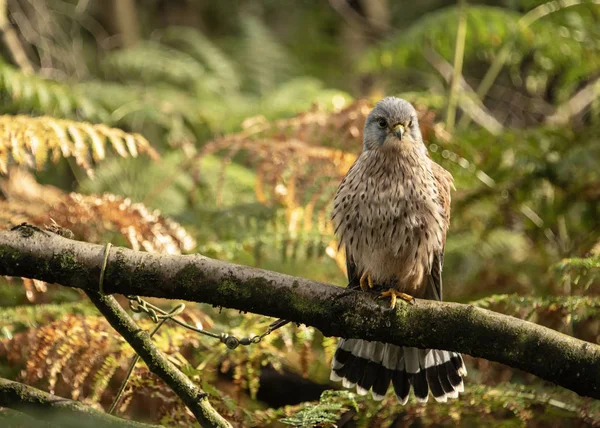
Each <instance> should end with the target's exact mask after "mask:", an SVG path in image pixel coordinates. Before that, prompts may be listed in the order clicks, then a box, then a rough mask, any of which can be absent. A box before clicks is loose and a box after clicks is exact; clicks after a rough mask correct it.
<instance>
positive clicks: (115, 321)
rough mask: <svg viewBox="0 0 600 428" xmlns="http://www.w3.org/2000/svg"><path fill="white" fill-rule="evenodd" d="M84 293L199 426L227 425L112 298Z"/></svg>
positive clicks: (95, 293) (146, 333)
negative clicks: (183, 404)
mask: <svg viewBox="0 0 600 428" xmlns="http://www.w3.org/2000/svg"><path fill="white" fill-rule="evenodd" d="M86 293H87V295H88V297H89V298H90V300H91V301H92V302H93V303H94V305H96V307H97V308H98V310H99V311H100V312H101V313H102V315H104V317H105V318H106V319H107V320H108V322H109V323H110V325H112V326H113V328H114V329H115V330H117V332H119V334H120V335H121V336H123V338H124V339H125V340H126V341H127V343H129V344H130V345H131V347H132V348H133V349H134V350H135V352H136V353H137V354H138V355H139V356H140V357H141V358H142V360H144V362H145V363H146V365H147V366H148V368H149V369H150V371H151V372H152V373H154V374H155V375H157V376H158V377H160V378H161V379H162V380H163V381H164V382H165V383H166V384H167V385H169V387H170V388H171V389H172V390H173V392H175V394H177V395H178V396H179V398H181V400H182V401H183V402H184V403H185V405H186V406H187V407H188V409H190V411H191V412H192V413H193V414H194V416H195V417H196V419H197V420H198V422H200V424H201V425H202V426H203V427H231V425H230V424H229V422H227V421H226V420H225V419H223V417H222V416H221V415H219V414H218V413H217V411H216V410H215V409H214V408H213V407H212V406H211V405H210V403H209V402H208V395H207V394H206V393H205V392H204V391H202V390H201V389H200V388H199V387H198V386H197V385H196V384H195V383H193V382H192V381H191V380H190V379H189V378H188V377H187V376H186V375H184V374H183V373H182V372H181V371H180V370H179V369H178V368H177V367H176V366H175V365H174V364H173V363H172V362H171V361H169V359H168V358H167V357H166V356H165V355H164V354H163V353H162V352H160V351H159V350H158V348H157V347H156V346H155V345H154V344H153V343H152V339H151V338H150V334H148V332H146V331H144V330H142V329H141V328H140V327H138V325H137V324H136V323H135V321H133V319H132V318H131V317H130V316H129V314H128V313H127V311H125V310H124V309H123V308H122V307H121V305H119V303H118V302H117V301H116V300H115V298H114V297H112V296H105V295H102V294H100V293H98V292H97V291H94V290H86Z"/></svg>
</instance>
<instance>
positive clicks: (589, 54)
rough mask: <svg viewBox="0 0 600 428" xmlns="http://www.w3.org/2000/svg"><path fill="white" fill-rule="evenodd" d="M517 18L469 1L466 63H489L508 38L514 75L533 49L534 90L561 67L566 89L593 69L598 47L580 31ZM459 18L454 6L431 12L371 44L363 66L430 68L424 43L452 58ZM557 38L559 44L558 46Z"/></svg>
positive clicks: (531, 73)
mask: <svg viewBox="0 0 600 428" xmlns="http://www.w3.org/2000/svg"><path fill="white" fill-rule="evenodd" d="M521 17H522V15H519V14H518V13H515V12H512V11H510V10H508V9H505V8H500V7H490V6H469V7H468V9H467V35H466V37H467V39H466V44H465V52H464V55H465V63H466V66H467V67H468V65H469V64H471V63H477V62H481V61H484V62H488V63H489V62H491V61H492V59H493V58H494V57H495V55H497V54H498V52H499V51H500V48H501V47H502V46H503V45H505V44H507V43H511V44H512V45H513V48H512V49H511V55H510V57H509V59H508V62H507V65H508V66H509V67H510V68H512V70H513V72H514V73H515V74H517V75H518V74H519V73H518V71H519V70H518V67H519V65H520V64H521V62H522V61H523V60H524V59H525V58H528V55H529V54H533V55H532V63H531V64H528V66H527V67H528V76H529V79H528V80H529V81H528V82H525V83H526V84H527V85H528V86H530V87H531V88H532V89H534V88H533V86H535V85H538V86H540V85H542V86H543V85H544V84H545V82H546V81H547V79H548V78H549V77H550V76H551V75H552V74H553V73H556V72H561V71H563V70H568V73H567V74H565V75H564V76H563V81H562V82H560V83H562V85H564V88H565V89H571V86H573V85H576V84H577V82H579V81H580V80H581V79H584V78H585V77H586V76H589V75H590V74H593V73H594V70H597V68H598V64H599V63H600V50H599V49H598V48H597V46H596V44H594V43H593V42H592V43H582V42H581V40H578V38H579V36H577V37H574V36H573V34H576V33H577V34H578V30H574V31H571V32H569V31H568V29H567V27H565V26H564V25H558V24H556V23H555V22H553V21H552V20H548V19H541V20H539V21H537V22H535V23H533V24H532V26H531V27H526V26H524V25H521V23H519V20H520V18H521ZM457 23H458V8H457V7H447V8H443V9H439V10H437V11H435V12H431V13H429V14H427V15H425V16H424V17H423V18H421V19H420V20H418V21H417V22H415V23H414V24H413V26H412V27H410V28H409V29H408V30H407V31H403V32H401V33H400V34H399V35H398V36H396V37H395V38H393V39H392V40H390V41H389V42H387V43H385V44H383V45H381V46H377V47H374V48H373V49H371V50H370V51H369V52H368V53H367V54H366V55H365V56H364V57H363V58H362V60H361V67H362V69H363V70H364V71H370V72H380V71H392V72H395V71H397V70H407V69H408V70H414V69H421V70H431V68H430V66H429V65H428V63H427V61H426V60H425V58H424V55H423V46H431V47H432V48H433V49H434V50H435V51H437V52H438V53H440V54H441V55H442V56H443V57H445V58H446V59H447V60H448V61H451V60H452V57H453V54H454V44H455V35H456V31H457V25H458V24H457ZM590 25H593V24H590ZM564 30H567V31H566V32H565V31H564ZM557 38H558V39H559V41H560V42H559V43H560V49H557V48H556V46H557ZM591 40H594V39H593V38H592V39H591ZM574 64H577V66H574ZM563 92H564V91H563ZM563 95H565V94H563Z"/></svg>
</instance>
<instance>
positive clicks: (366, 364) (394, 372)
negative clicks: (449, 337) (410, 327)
mask: <svg viewBox="0 0 600 428" xmlns="http://www.w3.org/2000/svg"><path fill="white" fill-rule="evenodd" d="M466 375H467V370H466V368H465V365H464V362H463V359H462V356H461V355H460V354H458V353H456V352H449V351H439V350H436V349H417V348H407V347H402V346H396V345H390V344H387V343H381V342H369V341H366V340H359V339H341V340H340V341H339V343H338V346H337V350H336V352H335V356H334V358H333V362H332V366H331V377H330V378H331V380H333V381H340V380H341V381H342V385H343V386H344V387H345V388H353V387H354V386H355V385H356V392H357V393H358V394H359V395H365V394H367V392H368V391H369V390H371V391H372V394H373V398H374V399H375V400H382V399H383V397H384V396H385V394H386V392H387V389H388V387H389V386H390V383H392V385H393V386H394V391H395V393H396V397H397V398H398V401H400V403H402V404H406V402H407V401H408V393H409V392H410V386H411V385H412V387H413V391H414V394H415V397H416V399H417V400H418V401H421V402H426V401H427V399H428V397H429V391H431V395H433V398H435V400H436V401H440V402H446V401H447V400H448V398H456V397H458V393H459V392H463V391H464V385H463V379H462V378H463V377H464V376H466Z"/></svg>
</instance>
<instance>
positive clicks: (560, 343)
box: [0, 231, 600, 399]
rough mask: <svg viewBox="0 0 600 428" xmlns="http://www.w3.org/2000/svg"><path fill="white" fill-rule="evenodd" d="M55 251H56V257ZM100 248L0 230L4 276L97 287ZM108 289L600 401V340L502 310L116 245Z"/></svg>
mask: <svg viewBox="0 0 600 428" xmlns="http://www.w3.org/2000/svg"><path fill="white" fill-rule="evenodd" d="M57 254H58V255H59V256H57ZM103 255H104V246H100V245H94V244H88V243H84V242H78V241H73V240H69V239H65V238H63V237H60V236H57V235H52V234H49V233H38V232H35V233H33V235H31V236H28V237H24V236H22V235H21V234H20V233H18V232H16V231H9V232H0V275H10V276H23V277H28V278H36V279H41V280H45V281H50V282H58V283H61V284H63V285H67V286H71V287H76V288H82V289H84V290H93V291H96V290H98V278H99V275H100V266H101V265H102V261H103ZM105 291H106V292H108V293H122V294H133V295H140V296H148V297H166V298H172V299H182V300H189V301H195V302H202V303H209V304H212V305H217V306H225V307H230V308H234V309H239V310H243V311H249V312H255V313H259V314H263V315H267V316H272V317H278V318H285V319H288V320H290V321H294V322H299V323H304V324H307V325H310V326H314V327H316V328H318V329H320V330H321V331H322V332H323V333H324V334H325V335H328V336H341V337H348V338H361V339H367V340H377V341H384V342H388V343H393V344H397V345H405V346H415V347H420V348H434V349H446V350H449V351H456V352H463V353H467V354H470V355H473V356H475V357H481V358H486V359H488V360H492V361H498V362H501V363H503V364H506V365H509V366H512V367H515V368H518V369H521V370H524V371H527V372H529V373H533V374H535V375H537V376H539V377H541V378H543V379H545V380H548V381H551V382H554V383H556V384H558V385H561V386H563V387H565V388H569V389H571V390H573V391H575V392H577V393H579V394H580V395H585V396H590V397H594V398H599V399H600V370H598V367H600V346H598V345H596V344H593V343H588V342H584V341H581V340H578V339H575V338H573V337H570V336H567V335H564V334H561V333H558V332H556V331H554V330H551V329H548V328H545V327H542V326H539V325H536V324H533V323H530V322H526V321H523V320H520V319H516V318H513V317H510V316H506V315H501V314H498V313H496V312H492V311H489V310H485V309H481V308H477V307H474V306H472V305H462V304H457V303H449V302H433V301H427V300H417V301H416V304H415V305H410V306H409V305H398V307H397V309H396V310H395V311H390V310H388V309H387V306H386V305H385V303H378V302H377V301H376V300H375V299H374V297H373V296H372V295H370V294H369V293H362V292H356V291H352V290H346V289H342V288H339V287H334V286H332V285H328V284H323V283H318V282H315V281H310V280H307V279H303V278H295V277H292V276H289V275H283V274H278V273H275V272H270V271H266V270H262V269H255V268H251V267H246V266H239V265H234V264H231V263H225V262H221V261H217V260H212V259H209V258H206V257H202V256H200V255H196V256H163V255H154V254H148V253H143V252H136V251H132V250H128V249H124V248H114V249H113V250H111V253H110V257H109V259H108V268H107V270H106V276H105Z"/></svg>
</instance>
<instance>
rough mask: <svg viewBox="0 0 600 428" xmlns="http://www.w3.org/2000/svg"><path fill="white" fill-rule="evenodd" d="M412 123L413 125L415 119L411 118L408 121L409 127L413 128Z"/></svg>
mask: <svg viewBox="0 0 600 428" xmlns="http://www.w3.org/2000/svg"><path fill="white" fill-rule="evenodd" d="M412 125H413V121H412V119H411V120H409V121H408V128H412Z"/></svg>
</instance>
